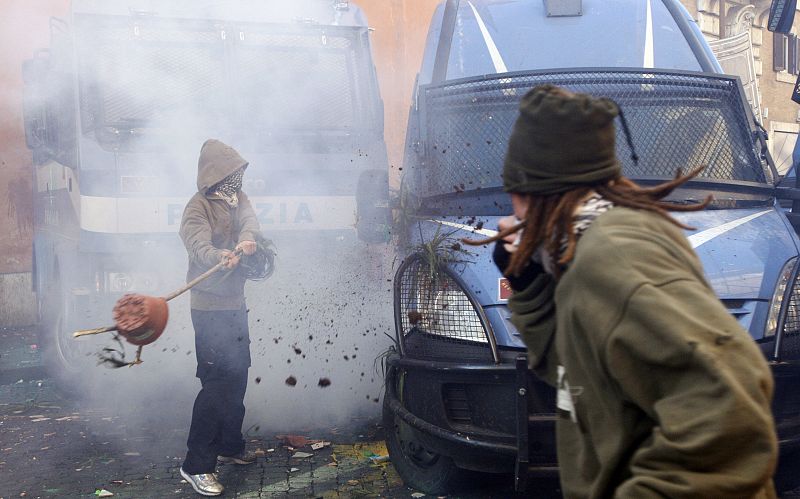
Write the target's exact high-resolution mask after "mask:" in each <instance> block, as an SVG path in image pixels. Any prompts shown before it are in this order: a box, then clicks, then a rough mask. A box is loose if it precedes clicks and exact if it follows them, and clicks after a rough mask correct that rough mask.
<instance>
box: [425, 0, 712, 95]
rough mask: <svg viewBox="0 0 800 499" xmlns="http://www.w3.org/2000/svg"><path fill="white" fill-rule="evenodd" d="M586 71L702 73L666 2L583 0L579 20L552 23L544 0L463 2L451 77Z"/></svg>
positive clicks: (449, 70) (430, 61)
mask: <svg viewBox="0 0 800 499" xmlns="http://www.w3.org/2000/svg"><path fill="white" fill-rule="evenodd" d="M437 22H438V24H437ZM433 26H434V28H436V29H438V27H439V26H441V20H438V21H437V20H436V19H434V24H433ZM431 38H438V33H432V37H431ZM431 41H433V40H431ZM428 52H429V54H428V55H429V57H428V60H426V66H427V69H428V71H425V68H424V69H423V74H428V75H429V74H430V71H432V66H433V58H434V57H433V56H434V53H435V51H431V50H428ZM431 52H433V53H431ZM582 67H583V68H589V67H591V68H619V67H645V68H647V67H650V68H652V67H655V68H662V69H680V70H690V71H700V70H701V67H700V64H699V63H698V61H697V58H696V57H695V56H694V54H693V52H692V50H691V48H690V46H689V44H688V43H687V42H686V39H685V38H684V36H683V34H682V33H681V31H680V28H679V27H678V25H677V24H676V23H675V20H674V19H673V18H672V15H671V14H670V12H669V11H668V10H667V8H666V7H665V6H664V3H663V2H662V0H583V14H582V15H581V16H577V17H547V15H546V12H545V2H543V1H542V0H462V1H461V3H460V6H459V11H458V17H457V20H456V27H455V32H454V34H453V42H452V45H451V50H450V61H449V64H448V68H447V79H457V78H464V77H470V76H478V75H483V74H492V73H505V72H514V71H525V70H536V69H555V68H582ZM428 81H429V80H428Z"/></svg>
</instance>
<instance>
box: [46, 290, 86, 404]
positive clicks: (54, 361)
mask: <svg viewBox="0 0 800 499" xmlns="http://www.w3.org/2000/svg"><path fill="white" fill-rule="evenodd" d="M71 312H72V311H71V310H70V307H69V302H68V299H67V295H66V293H64V290H63V289H62V286H61V283H60V282H59V281H56V282H55V283H54V284H53V286H50V287H49V289H48V291H47V293H46V295H45V296H44V299H43V300H42V304H41V306H40V317H41V320H40V322H39V324H40V325H39V338H40V343H41V345H42V354H43V359H42V360H43V362H44V367H45V368H46V369H47V371H48V373H49V374H50V375H51V376H52V377H53V379H54V380H55V381H56V382H57V383H58V385H59V388H61V389H64V390H67V391H75V390H77V389H78V387H79V383H80V382H81V381H82V379H81V376H80V374H81V372H84V371H85V370H86V369H87V368H88V367H89V366H92V365H94V362H92V359H91V355H92V352H91V350H90V349H89V348H87V345H86V342H81V341H78V340H75V339H73V338H72V332H73V331H71V330H70V325H71V324H74V321H72V320H71V316H70V313H71Z"/></svg>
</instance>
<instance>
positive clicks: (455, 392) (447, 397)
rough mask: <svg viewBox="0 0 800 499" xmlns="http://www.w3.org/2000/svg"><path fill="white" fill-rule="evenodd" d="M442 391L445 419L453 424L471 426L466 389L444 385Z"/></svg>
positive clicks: (460, 386)
mask: <svg viewBox="0 0 800 499" xmlns="http://www.w3.org/2000/svg"><path fill="white" fill-rule="evenodd" d="M443 391H444V393H443V398H444V408H445V412H446V414H447V419H448V420H449V421H450V422H451V423H454V424H465V425H466V424H472V417H471V416H470V410H469V399H468V398H467V388H466V387H465V386H464V385H444V387H443Z"/></svg>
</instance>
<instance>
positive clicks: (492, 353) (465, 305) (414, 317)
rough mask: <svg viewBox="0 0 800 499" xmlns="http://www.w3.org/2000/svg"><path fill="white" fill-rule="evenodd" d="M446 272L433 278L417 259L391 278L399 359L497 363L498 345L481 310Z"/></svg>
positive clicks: (413, 257)
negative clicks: (400, 355) (415, 358)
mask: <svg viewBox="0 0 800 499" xmlns="http://www.w3.org/2000/svg"><path fill="white" fill-rule="evenodd" d="M465 289H466V288H465V286H464V285H463V282H461V280H460V278H459V277H458V276H457V275H456V274H455V273H454V272H453V271H452V270H451V269H450V268H448V267H447V266H445V265H442V266H440V267H439V269H438V271H435V272H432V271H431V266H430V265H429V264H428V262H427V261H426V260H425V259H424V258H423V257H422V256H421V255H419V254H413V255H411V256H409V257H408V258H407V259H406V260H405V261H404V262H403V264H402V265H401V266H400V268H399V269H398V270H397V273H396V274H395V278H394V300H395V330H396V333H397V340H398V343H399V345H400V348H401V352H402V353H403V354H404V355H411V356H413V357H419V358H427V359H431V360H437V359H459V360H466V359H472V360H478V359H483V360H489V359H492V360H493V361H494V362H495V363H498V362H499V360H500V358H499V354H498V352H497V342H496V340H495V338H494V332H493V331H492V328H491V326H490V324H489V320H488V319H487V318H486V315H485V313H484V311H483V308H482V307H481V306H480V305H479V304H478V303H477V302H475V300H474V299H473V298H472V297H470V296H469V294H468V293H467V292H466V291H465Z"/></svg>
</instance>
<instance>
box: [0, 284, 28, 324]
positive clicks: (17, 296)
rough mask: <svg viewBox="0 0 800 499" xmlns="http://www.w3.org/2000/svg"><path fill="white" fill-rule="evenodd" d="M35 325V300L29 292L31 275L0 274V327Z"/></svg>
mask: <svg viewBox="0 0 800 499" xmlns="http://www.w3.org/2000/svg"><path fill="white" fill-rule="evenodd" d="M35 323H36V300H35V297H34V295H33V293H32V292H31V273H30V272H19V273H13V274H0V326H2V327H20V326H30V325H32V324H35Z"/></svg>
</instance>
